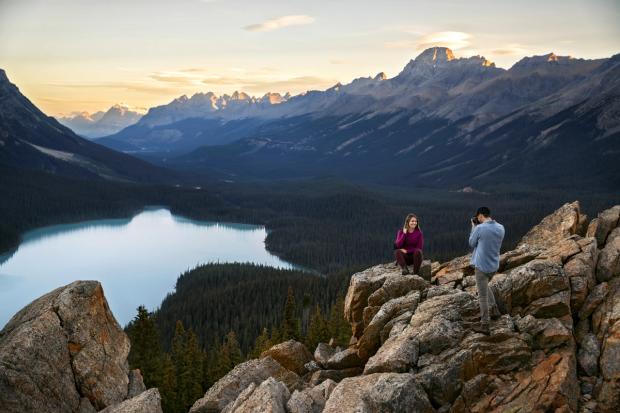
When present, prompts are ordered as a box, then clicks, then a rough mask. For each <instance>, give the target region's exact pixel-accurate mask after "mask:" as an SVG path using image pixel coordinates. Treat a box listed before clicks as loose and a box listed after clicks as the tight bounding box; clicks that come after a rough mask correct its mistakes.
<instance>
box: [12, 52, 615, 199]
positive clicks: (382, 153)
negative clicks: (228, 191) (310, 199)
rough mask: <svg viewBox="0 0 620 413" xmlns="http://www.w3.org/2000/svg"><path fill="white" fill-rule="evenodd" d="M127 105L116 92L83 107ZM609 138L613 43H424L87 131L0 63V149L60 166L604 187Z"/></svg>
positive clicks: (610, 183) (160, 175)
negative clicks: (364, 65) (349, 77)
mask: <svg viewBox="0 0 620 413" xmlns="http://www.w3.org/2000/svg"><path fill="white" fill-rule="evenodd" d="M129 113H130V111H128V110H127V108H123V107H121V106H120V105H119V106H116V107H113V108H111V109H110V110H109V111H108V112H107V113H106V114H104V115H96V116H94V117H93V116H91V119H93V120H94V122H102V121H103V120H104V119H106V118H108V119H114V118H115V116H116V115H118V116H116V118H117V119H119V118H124V119H129V117H130V116H132V115H130V114H129ZM96 119H98V120H96ZM619 138H620V55H615V56H612V57H610V58H605V59H595V60H587V59H576V58H571V57H568V56H557V55H555V54H553V53H550V54H547V55H544V56H533V57H525V58H523V59H521V60H520V61H519V62H517V63H516V64H515V65H513V66H512V67H511V68H510V69H508V70H505V69H501V68H497V67H496V66H495V65H494V64H493V63H492V62H490V61H488V60H487V59H485V58H484V57H481V56H473V57H469V58H456V57H454V54H453V53H452V51H451V50H450V49H447V48H442V47H434V48H430V49H427V50H425V51H424V52H422V53H421V54H420V55H419V56H417V57H416V58H415V59H412V60H411V61H410V62H409V63H407V65H406V66H405V67H404V68H403V70H402V71H401V72H400V73H399V74H398V75H397V76H395V77H393V78H387V76H386V75H385V74H384V73H379V74H377V75H375V76H369V77H364V78H358V79H354V80H353V81H351V82H350V83H348V84H336V85H334V86H333V87H331V88H328V89H326V90H324V91H318V90H313V91H308V92H306V93H302V94H299V95H296V96H291V95H290V94H288V93H286V94H278V93H267V94H265V95H264V96H262V97H252V96H250V95H248V94H246V93H243V92H235V93H233V94H232V95H223V96H217V95H215V94H214V93H211V92H209V93H197V94H195V95H193V96H192V97H187V96H182V97H180V98H177V99H174V100H173V101H172V102H171V103H170V104H168V105H162V106H158V107H154V108H151V109H149V110H148V112H147V113H146V114H145V115H144V116H142V117H141V118H140V119H139V120H138V121H137V122H136V123H135V124H133V125H130V126H128V127H126V128H124V129H122V130H121V131H119V132H117V133H115V134H113V135H110V136H107V137H104V138H100V139H96V140H95V141H92V142H91V141H88V140H85V139H82V138H81V137H79V136H78V135H76V134H75V133H74V132H73V131H71V130H70V129H69V128H67V127H65V126H63V125H61V124H60V123H59V122H58V121H56V119H54V118H52V117H48V116H46V115H45V114H44V113H42V112H41V111H40V110H39V109H38V108H36V107H35V106H34V105H33V104H32V103H31V102H30V101H29V100H28V99H27V98H26V97H24V96H23V95H22V94H21V93H20V92H19V90H18V89H17V87H16V86H15V85H13V84H11V83H10V82H9V81H8V79H7V77H6V75H5V73H4V72H1V76H0V147H1V148H2V150H0V163H1V164H6V165H9V166H14V167H21V168H29V169H35V170H43V171H46V172H54V173H59V174H63V175H68V176H79V177H96V178H100V179H101V178H104V179H114V180H129V181H148V182H153V181H171V180H175V182H177V181H178V177H179V176H180V174H182V175H185V174H186V173H190V174H197V175H198V176H203V177H205V176H207V177H209V178H215V179H221V180H226V181H228V180H254V179H267V180H269V179H282V178H292V179H294V178H308V177H316V176H326V175H331V176H338V177H342V178H345V179H350V180H353V181H357V182H362V183H371V184H380V185H384V184H392V185H396V186H408V187H411V186H429V187H442V188H448V189H457V188H463V187H473V188H476V189H480V190H485V187H489V186H493V185H504V184H508V185H510V186H511V187H519V185H523V186H525V187H549V186H552V187H558V186H562V185H564V186H567V185H568V186H574V185H580V186H584V185H588V186H596V187H599V188H602V189H617V188H618V187H620V164H619V163H618V162H617V159H618V154H620V139H619ZM101 145H103V146H107V147H109V148H110V149H113V150H110V149H107V148H105V147H103V146H101ZM118 152H125V154H121V153H118ZM128 154H131V155H132V156H128ZM134 156H137V157H139V158H142V160H138V159H136V158H134ZM145 160H146V161H149V162H150V164H149V163H147V162H144V161H145ZM152 163H155V164H156V165H158V167H155V166H153V165H152ZM161 167H165V169H163V168H161ZM166 169H167V170H166ZM171 169H172V170H176V172H172V171H170V170H171ZM173 177H174V178H173Z"/></svg>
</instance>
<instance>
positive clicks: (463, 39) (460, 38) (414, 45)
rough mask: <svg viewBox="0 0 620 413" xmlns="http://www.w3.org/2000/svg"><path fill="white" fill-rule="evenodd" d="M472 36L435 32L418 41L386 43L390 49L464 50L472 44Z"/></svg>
mask: <svg viewBox="0 0 620 413" xmlns="http://www.w3.org/2000/svg"><path fill="white" fill-rule="evenodd" d="M471 37H472V36H471V35H470V34H469V33H465V32H450V31H447V32H434V33H428V34H424V35H420V36H418V38H417V39H406V40H398V41H393V42H387V43H385V47H387V48H388V49H416V50H423V49H428V48H429V47H435V46H440V47H448V48H450V49H452V50H459V49H463V48H465V47H467V46H469V45H470V44H471V41H470V39H471Z"/></svg>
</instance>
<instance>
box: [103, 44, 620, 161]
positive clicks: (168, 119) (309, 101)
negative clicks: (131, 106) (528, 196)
mask: <svg viewBox="0 0 620 413" xmlns="http://www.w3.org/2000/svg"><path fill="white" fill-rule="evenodd" d="M608 60H609V59H597V60H584V59H574V58H571V57H567V56H556V55H554V54H552V53H551V54H547V55H544V56H534V57H526V58H524V59H522V60H521V61H519V62H518V63H516V64H515V65H514V66H513V67H512V68H510V69H509V70H505V69H501V68H497V67H495V64H493V63H492V62H490V61H488V60H487V59H485V58H484V57H482V56H473V57H469V58H455V56H454V54H453V53H452V51H451V50H450V49H448V48H444V47H434V48H430V49H427V50H425V51H424V52H422V53H421V54H420V55H419V56H417V57H416V58H415V59H412V60H411V61H410V62H409V63H408V64H407V65H406V66H405V67H404V68H403V70H402V71H401V72H400V73H399V74H398V75H397V76H395V77H393V78H391V79H388V78H387V77H386V76H385V74H384V73H379V74H377V75H376V76H369V77H362V78H358V79H354V80H353V81H352V82H350V83H348V84H345V85H342V84H336V85H334V86H333V87H331V88H329V89H327V90H325V91H308V92H306V93H302V94H300V95H296V96H290V95H288V94H286V95H279V94H268V95H265V96H263V97H262V98H255V97H251V96H249V95H247V94H245V93H242V92H235V93H234V94H233V95H231V96H229V95H224V96H221V97H218V96H217V95H215V94H213V93H211V92H209V93H204V94H203V93H198V94H195V95H194V96H192V97H191V98H188V97H187V96H182V97H181V98H178V99H175V100H174V101H172V102H171V103H170V104H168V105H163V106H158V107H156V108H152V109H150V110H149V111H148V113H147V114H146V115H145V116H144V117H143V118H142V119H141V120H140V121H139V122H138V123H136V124H135V125H132V126H131V127H129V128H126V129H124V130H122V131H120V132H118V133H117V134H114V135H111V136H108V137H106V138H105V139H103V140H100V141H99V142H100V143H102V144H104V145H106V146H110V147H112V148H114V149H117V150H121V151H130V152H135V153H137V154H140V153H149V154H152V153H154V152H162V153H165V154H166V155H165V157H166V158H170V154H172V155H174V154H177V155H182V154H186V153H188V152H190V151H192V150H194V149H197V148H199V147H200V146H215V145H224V144H229V143H233V142H235V141H237V140H239V139H242V138H252V139H263V138H265V139H273V138H275V137H276V135H277V136H278V137H279V136H285V137H286V139H287V140H291V141H305V139H306V137H304V136H303V135H301V136H300V135H299V134H296V135H294V136H293V135H291V136H286V128H287V127H290V128H291V129H295V130H297V129H298V127H300V128H302V129H303V125H297V123H296V122H298V121H300V120H301V119H308V120H309V121H310V122H313V123H314V122H319V123H321V124H324V125H327V124H329V122H330V119H331V120H334V119H339V120H337V121H336V123H337V124H338V125H337V128H336V129H335V130H334V131H332V132H331V135H334V137H333V139H332V138H330V142H331V143H333V144H334V147H338V146H339V145H340V144H341V143H344V142H345V141H346V139H345V138H344V137H345V136H347V133H345V132H341V131H343V129H344V127H343V125H341V124H339V122H340V120H342V122H343V123H345V124H346V123H347V121H346V120H343V119H357V120H356V122H362V123H364V124H365V125H366V126H367V127H368V128H371V130H366V132H365V133H366V135H367V136H374V135H375V133H373V131H372V128H381V129H379V130H378V131H377V132H378V133H377V134H376V135H378V136H379V139H381V137H383V136H385V133H388V130H389V128H390V124H391V123H393V122H397V120H398V119H401V120H402V119H405V120H406V123H407V125H409V126H406V125H401V130H400V132H398V133H406V130H407V129H411V128H413V125H414V124H415V123H416V122H418V121H421V122H426V121H431V120H432V122H434V123H436V124H437V123H438V124H444V123H445V124H449V125H452V127H456V129H455V131H454V133H462V132H471V131H474V130H476V129H477V128H479V127H481V126H483V125H485V124H487V123H489V122H493V121H496V120H498V119H500V118H501V117H503V116H507V115H509V114H510V113H513V112H515V111H517V110H520V109H522V108H524V107H526V106H527V105H530V104H533V103H535V102H537V101H540V100H541V99H543V98H546V97H549V96H552V95H554V94H557V93H559V92H560V91H562V90H564V89H565V88H568V87H571V86H572V85H576V84H584V83H588V79H589V78H590V77H591V75H593V74H594V73H596V71H597V70H598V68H600V67H602V66H604V63H605V62H607V61H608ZM574 103H576V102H575V101H573V104H574ZM568 106H569V105H568V104H566V105H564V106H562V107H559V108H557V109H558V110H560V109H562V108H566V107H568ZM319 119H323V120H324V122H321V121H319ZM371 119H372V120H371ZM379 119H383V122H389V123H390V124H383V123H381V124H378V125H375V124H373V122H376V121H378V120H379ZM287 125H288V126H287ZM457 125H458V126H457ZM273 128H276V129H277V131H278V132H276V135H274V134H273V132H272V129H273ZM280 132H282V133H280ZM410 132H411V133H410V135H411V136H415V135H417V134H418V133H419V131H410ZM267 133H268V134H267ZM391 133H394V132H391ZM331 135H330V136H331ZM351 138H352V137H349V138H348V139H351ZM406 139H410V138H406ZM391 143H393V142H391ZM412 144H413V142H408V143H404V144H403V145H404V147H401V148H399V149H397V150H396V151H398V150H402V149H405V148H406V147H408V146H410V145H412ZM349 145H350V144H347V145H345V147H346V146H349ZM343 148H344V147H343ZM245 152H247V151H245Z"/></svg>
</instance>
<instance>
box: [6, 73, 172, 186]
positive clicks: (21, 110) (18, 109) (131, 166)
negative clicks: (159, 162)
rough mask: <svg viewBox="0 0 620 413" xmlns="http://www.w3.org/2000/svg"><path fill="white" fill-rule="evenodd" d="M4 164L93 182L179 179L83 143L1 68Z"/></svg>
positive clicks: (103, 148)
mask: <svg viewBox="0 0 620 413" xmlns="http://www.w3.org/2000/svg"><path fill="white" fill-rule="evenodd" d="M0 164H3V165H7V166H11V167H15V168H21V169H31V170H39V171H45V172H50V173H55V174H59V175H65V176H70V177H77V178H89V179H110V180H118V181H137V182H170V181H172V180H173V179H174V174H173V173H171V172H169V171H166V170H164V169H162V168H159V167H155V166H153V165H151V164H149V163H147V162H144V161H142V160H139V159H136V158H133V157H131V156H128V155H125V154H122V153H118V152H115V151H112V150H110V149H108V148H105V147H103V146H100V145H98V144H95V143H92V142H90V141H88V140H86V139H83V138H80V137H79V136H77V135H76V134H75V133H74V132H72V131H71V130H70V129H69V128H67V127H65V126H62V125H61V124H60V123H58V121H56V119H54V118H52V117H49V116H46V115H45V114H44V113H43V112H41V111H40V110H39V109H38V108H37V107H36V106H35V105H33V104H32V102H30V101H29V100H28V99H27V98H26V97H25V96H23V95H22V94H21V93H20V91H19V89H18V88H17V87H16V86H15V85H13V84H12V83H10V81H9V79H8V78H7V76H6V73H5V72H4V71H3V70H1V69H0Z"/></svg>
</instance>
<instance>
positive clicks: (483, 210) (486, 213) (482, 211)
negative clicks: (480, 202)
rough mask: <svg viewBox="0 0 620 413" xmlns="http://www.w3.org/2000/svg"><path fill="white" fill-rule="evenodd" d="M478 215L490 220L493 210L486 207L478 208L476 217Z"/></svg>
mask: <svg viewBox="0 0 620 413" xmlns="http://www.w3.org/2000/svg"><path fill="white" fill-rule="evenodd" d="M478 214H482V215H484V217H485V218H488V217H490V216H491V210H490V209H489V208H487V207H485V206H483V207H480V208H478V210H477V211H476V215H478Z"/></svg>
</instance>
